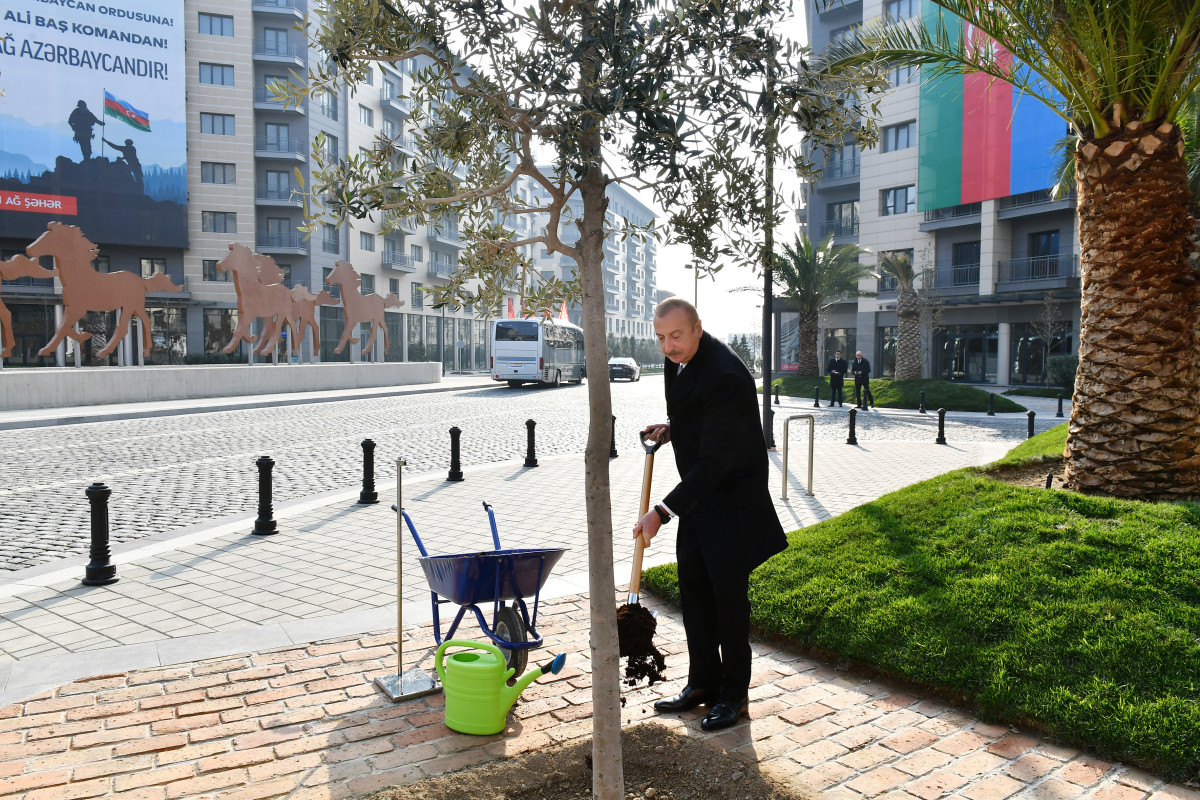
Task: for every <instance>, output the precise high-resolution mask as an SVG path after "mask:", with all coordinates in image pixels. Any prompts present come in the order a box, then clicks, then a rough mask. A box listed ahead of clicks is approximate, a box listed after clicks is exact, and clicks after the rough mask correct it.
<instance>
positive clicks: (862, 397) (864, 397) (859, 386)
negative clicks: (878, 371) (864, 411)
mask: <svg viewBox="0 0 1200 800" xmlns="http://www.w3.org/2000/svg"><path fill="white" fill-rule="evenodd" d="M850 370H851V371H852V372H853V373H854V404H855V405H857V406H858V407H859V408H866V407H867V404H868V403H870V404H871V408H874V407H875V396H874V395H872V394H871V362H870V361H867V360H866V359H865V358H863V354H862V351H861V350H859V351H858V352H857V353H855V354H854V363H852V364H851V365H850Z"/></svg>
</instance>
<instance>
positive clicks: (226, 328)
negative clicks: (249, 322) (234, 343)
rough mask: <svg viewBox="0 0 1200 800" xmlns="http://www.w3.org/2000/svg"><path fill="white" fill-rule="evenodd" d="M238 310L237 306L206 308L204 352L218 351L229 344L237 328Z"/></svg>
mask: <svg viewBox="0 0 1200 800" xmlns="http://www.w3.org/2000/svg"><path fill="white" fill-rule="evenodd" d="M237 323H238V311H237V309H236V308H206V309H204V352H206V353H218V352H220V351H221V348H223V347H225V345H227V344H229V341H230V339H232V338H233V331H234V329H235V328H237Z"/></svg>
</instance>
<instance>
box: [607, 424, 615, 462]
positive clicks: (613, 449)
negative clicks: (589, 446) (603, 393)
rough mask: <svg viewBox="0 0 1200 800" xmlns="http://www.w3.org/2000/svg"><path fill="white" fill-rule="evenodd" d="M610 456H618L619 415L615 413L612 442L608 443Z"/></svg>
mask: <svg viewBox="0 0 1200 800" xmlns="http://www.w3.org/2000/svg"><path fill="white" fill-rule="evenodd" d="M608 457H609V458H616V457H617V415H616V414H613V418H612V442H611V443H610V444H609V445H608Z"/></svg>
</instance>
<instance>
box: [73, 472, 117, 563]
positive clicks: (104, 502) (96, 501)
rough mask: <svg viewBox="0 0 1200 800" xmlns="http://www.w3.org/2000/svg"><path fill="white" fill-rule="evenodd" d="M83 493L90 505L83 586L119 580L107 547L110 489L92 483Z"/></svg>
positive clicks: (100, 484) (101, 484)
mask: <svg viewBox="0 0 1200 800" xmlns="http://www.w3.org/2000/svg"><path fill="white" fill-rule="evenodd" d="M83 493H84V494H85V495H87V499H88V502H89V503H90V504H91V507H92V509H91V510H92V542H91V548H90V549H89V551H88V556H89V557H90V558H91V562H90V563H88V565H87V566H86V567H84V570H83V581H82V583H83V585H84V586H107V585H108V584H110V583H116V582H117V581H118V580H120V579H119V578H118V577H117V565H116V564H114V563H112V554H111V552H110V551H109V549H108V498H109V496H110V495H112V489H109V488H108V487H107V486H105V485H104V484H103V483H93V484H92V485H91V486H89V487H88V488H87V489H85V490H84V492H83Z"/></svg>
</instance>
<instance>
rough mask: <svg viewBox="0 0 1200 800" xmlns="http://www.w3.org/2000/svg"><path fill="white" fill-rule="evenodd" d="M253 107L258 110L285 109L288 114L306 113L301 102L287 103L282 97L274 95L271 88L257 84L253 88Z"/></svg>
mask: <svg viewBox="0 0 1200 800" xmlns="http://www.w3.org/2000/svg"><path fill="white" fill-rule="evenodd" d="M254 107H255V108H256V109H257V110H259V111H285V112H287V113H289V114H307V113H308V110H307V109H306V108H305V107H304V104H303V103H301V104H299V105H297V104H296V103H288V102H287V101H286V100H284V99H283V98H282V97H275V96H273V95H272V94H271V90H270V89H268V88H267V87H265V86H259V87H258V88H257V89H255V90H254Z"/></svg>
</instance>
